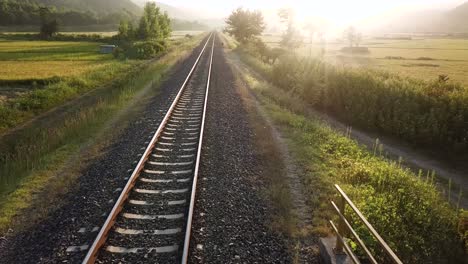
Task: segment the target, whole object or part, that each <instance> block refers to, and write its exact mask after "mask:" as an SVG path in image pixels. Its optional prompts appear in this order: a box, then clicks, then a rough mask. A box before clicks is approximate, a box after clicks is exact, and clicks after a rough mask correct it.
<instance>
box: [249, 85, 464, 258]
mask: <svg viewBox="0 0 468 264" xmlns="http://www.w3.org/2000/svg"><path fill="white" fill-rule="evenodd" d="M250 84H251V86H252V87H253V88H254V92H255V93H256V94H257V95H259V96H260V98H261V100H262V103H263V106H264V107H265V108H266V110H267V113H268V114H269V116H270V117H271V118H272V119H273V121H274V122H275V123H276V124H277V125H278V126H279V127H280V128H281V129H282V131H283V133H284V134H285V135H286V136H287V138H288V141H289V144H290V147H291V149H292V151H293V154H295V157H296V159H297V160H298V161H299V163H300V164H301V165H302V166H303V167H304V168H305V169H306V171H307V172H308V173H307V175H304V178H303V180H304V182H305V187H306V189H307V192H308V193H311V194H312V195H310V196H309V197H308V202H309V205H310V206H311V207H312V208H319V210H316V211H315V212H316V213H315V215H314V225H315V230H316V232H317V233H319V234H324V233H326V232H327V220H328V219H330V218H333V213H332V211H331V209H330V206H329V203H328V200H329V199H332V198H333V197H334V193H335V191H334V189H333V184H334V183H338V184H340V185H342V187H344V189H345V190H346V191H347V192H348V194H349V195H350V196H351V197H352V199H353V200H354V201H355V202H356V204H357V206H358V207H359V208H360V209H361V210H362V212H363V213H364V214H365V215H366V216H367V217H368V219H369V221H370V222H371V223H372V224H373V225H374V226H375V227H376V228H377V230H379V231H380V232H381V234H382V235H383V236H384V238H386V239H387V241H388V242H389V243H390V245H391V246H392V247H393V248H395V249H396V251H397V253H398V254H399V255H400V256H402V257H403V258H404V259H405V260H406V261H407V262H408V263H431V262H432V263H445V262H447V261H448V260H449V257H453V256H458V261H460V260H461V259H462V257H461V255H460V254H461V253H460V252H461V249H460V248H461V247H460V244H459V243H458V242H457V224H458V221H461V220H460V219H459V218H458V217H457V213H456V211H455V210H454V209H452V208H450V206H449V205H448V203H447V202H446V201H445V198H443V197H441V196H440V195H439V193H438V192H437V189H436V188H435V186H434V185H433V183H432V178H431V177H429V178H426V177H425V176H424V177H423V179H422V180H421V179H418V177H417V176H416V175H414V174H412V172H410V171H409V170H406V169H403V168H401V167H400V166H399V165H398V164H397V163H394V162H388V161H387V160H386V159H385V158H383V157H381V156H380V155H379V154H378V152H377V154H376V155H374V154H373V153H369V152H368V151H367V150H366V149H365V148H363V147H360V146H358V144H357V143H356V142H354V141H352V140H350V139H348V138H347V137H345V136H343V135H341V134H339V133H336V132H334V131H333V130H332V129H330V128H328V127H327V126H325V125H324V123H322V122H321V121H320V120H318V119H307V118H305V117H304V116H302V115H301V114H294V113H293V112H291V109H298V105H299V104H300V101H298V100H299V99H297V98H292V99H290V98H288V97H289V95H287V94H282V95H281V91H279V90H273V89H272V88H271V86H270V85H267V86H263V85H265V84H255V81H253V80H250ZM267 89H268V90H267ZM395 194H397V195H395ZM452 195H453V194H452ZM348 213H349V212H348ZM441 223H443V224H441ZM355 224H356V223H355ZM358 230H359V231H360V234H361V235H362V236H363V237H364V238H365V239H366V240H367V243H370V244H373V242H372V239H370V236H369V234H368V233H366V232H364V230H363V228H362V227H359V228H358ZM426 232H429V233H430V235H429V236H427V235H425V234H427V233H426ZM439 241H445V245H447V246H446V247H444V246H441V245H440V243H439ZM457 244H458V249H457V246H456V245H457ZM449 245H450V246H449ZM374 246H375V245H374ZM417 250H420V252H421V254H415V253H414V252H415V251H417ZM452 250H453V251H452ZM454 260H455V259H451V261H454ZM439 261H440V262H439Z"/></svg>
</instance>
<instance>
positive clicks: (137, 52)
mask: <svg viewBox="0 0 468 264" xmlns="http://www.w3.org/2000/svg"><path fill="white" fill-rule="evenodd" d="M165 50H166V42H165V41H139V42H135V43H133V44H132V45H130V47H129V48H128V49H127V50H125V55H126V57H127V58H130V59H139V60H144V59H151V58H154V57H156V56H157V55H159V54H160V53H161V52H163V51H165Z"/></svg>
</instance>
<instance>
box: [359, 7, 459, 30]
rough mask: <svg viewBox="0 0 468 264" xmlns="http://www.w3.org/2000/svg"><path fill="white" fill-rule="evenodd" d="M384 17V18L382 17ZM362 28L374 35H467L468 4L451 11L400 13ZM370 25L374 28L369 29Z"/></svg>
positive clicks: (367, 23)
mask: <svg viewBox="0 0 468 264" xmlns="http://www.w3.org/2000/svg"><path fill="white" fill-rule="evenodd" d="M382 17H383V16H382ZM382 17H380V19H376V20H375V21H373V23H370V21H363V22H362V23H361V25H360V26H362V28H366V27H367V28H369V29H370V30H369V31H370V32H373V33H467V32H468V2H465V3H464V4H462V5H460V6H457V7H456V8H453V9H450V10H438V9H433V10H419V11H413V12H406V13H398V15H392V16H389V17H387V18H382ZM369 24H372V26H370V27H369Z"/></svg>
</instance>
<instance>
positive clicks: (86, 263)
mask: <svg viewBox="0 0 468 264" xmlns="http://www.w3.org/2000/svg"><path fill="white" fill-rule="evenodd" d="M211 38H213V33H211V34H210V35H209V37H208V39H207V41H206V42H205V44H204V46H203V49H202V50H201V52H200V54H199V55H198V57H197V59H196V61H195V63H194V64H193V66H192V68H191V69H190V72H189V73H188V75H187V77H186V78H185V81H184V82H183V84H182V86H181V87H180V89H179V92H178V93H177V96H176V97H175V99H174V101H173V102H172V104H171V106H170V107H169V109H168V111H167V113H166V115H165V116H164V119H163V120H162V121H161V124H160V125H159V127H158V129H157V130H156V132H155V133H154V136H153V137H152V139H151V141H150V143H149V144H148V147H147V148H146V150H145V152H144V154H143V155H142V157H141V159H140V161H139V162H138V164H137V166H136V168H135V170H134V171H133V173H132V175H131V176H130V178H129V179H128V181H127V184H126V185H125V187H124V189H123V190H122V192H121V194H120V196H119V198H118V200H117V201H116V203H115V204H114V207H113V208H112V211H111V212H110V214H109V215H108V217H107V219H106V221H105V222H104V225H103V226H102V227H101V229H100V231H99V233H98V235H97V236H96V239H95V240H94V242H93V244H92V246H91V247H90V249H89V250H88V253H87V254H86V257H85V258H84V260H83V262H82V263H83V264H91V263H94V262H95V261H96V258H97V254H98V252H99V249H100V248H101V247H102V245H104V243H105V241H106V239H107V235H108V233H109V231H110V229H111V228H112V226H113V224H114V222H115V219H116V218H117V216H118V214H119V213H120V211H121V210H122V207H123V205H124V203H125V201H126V200H127V198H128V195H129V193H130V191H131V190H132V188H133V186H134V185H135V181H136V179H137V178H138V176H139V175H140V173H141V170H142V169H143V166H144V164H145V163H146V161H147V160H148V157H149V156H150V154H151V152H152V150H153V149H154V146H155V145H156V143H157V140H158V139H159V137H160V135H161V132H162V131H163V129H164V128H165V126H166V123H167V121H168V120H169V118H170V116H171V114H172V112H173V110H174V108H175V107H176V105H177V103H178V101H179V99H180V97H181V95H182V92H183V91H184V90H185V87H186V85H187V83H188V82H189V80H190V78H191V76H192V74H193V72H194V71H195V68H196V67H197V65H198V63H199V61H200V58H201V57H202V55H203V53H204V52H205V49H206V46H207V45H208V43H209V41H210V39H211Z"/></svg>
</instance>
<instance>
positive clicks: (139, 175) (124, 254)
mask: <svg viewBox="0 0 468 264" xmlns="http://www.w3.org/2000/svg"><path fill="white" fill-rule="evenodd" d="M214 39H215V34H213V33H211V34H210V36H209V37H208V39H207V40H206V43H205V44H204V46H203V48H202V50H201V52H200V54H199V55H198V58H197V60H196V61H195V63H194V65H193V66H192V68H191V70H190V72H189V74H188V75H187V77H186V79H185V81H184V83H183V84H182V86H181V88H180V90H179V92H178V94H177V96H176V97H175V99H174V101H173V103H172V104H171V106H170V108H169V110H168V111H167V113H166V115H165V117H164V119H163V120H162V122H161V124H160V126H159V128H158V129H157V131H156V133H155V134H154V136H153V137H152V139H151V141H150V143H149V145H148V146H147V148H146V150H145V152H144V154H143V155H142V157H141V159H140V160H139V162H138V163H137V165H136V168H135V169H134V171H133V173H132V175H131V176H130V177H129V180H128V182H127V183H126V185H125V187H124V188H123V190H122V192H121V194H120V196H119V198H118V200H117V202H116V203H115V205H114V207H113V208H112V211H111V213H110V214H109V215H108V217H107V219H106V221H105V223H104V225H103V226H102V227H101V228H100V231H99V233H98V235H97V237H96V239H95V240H94V242H93V244H92V246H91V247H90V248H89V250H88V252H87V254H86V257H85V259H84V260H83V263H84V264H87V263H122V262H128V263H145V262H148V263H159V262H160V263H186V262H187V258H188V250H189V243H190V231H191V223H192V215H193V211H194V203H195V192H196V184H197V178H198V169H199V164H200V154H201V147H202V141H203V129H204V121H205V115H206V105H207V99H208V91H209V86H210V77H211V67H212V61H213V51H214Z"/></svg>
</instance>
